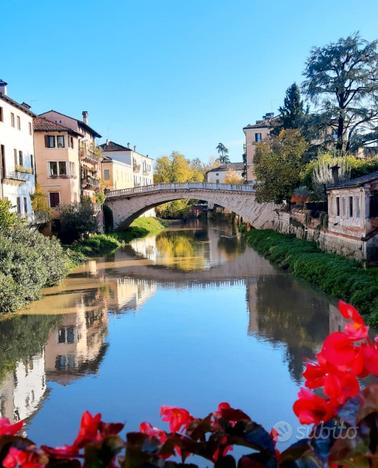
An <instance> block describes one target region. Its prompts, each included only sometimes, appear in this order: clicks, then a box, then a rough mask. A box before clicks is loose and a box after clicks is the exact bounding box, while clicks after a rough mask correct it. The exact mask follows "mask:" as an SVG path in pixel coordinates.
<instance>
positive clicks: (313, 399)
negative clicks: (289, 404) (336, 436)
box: [293, 388, 336, 424]
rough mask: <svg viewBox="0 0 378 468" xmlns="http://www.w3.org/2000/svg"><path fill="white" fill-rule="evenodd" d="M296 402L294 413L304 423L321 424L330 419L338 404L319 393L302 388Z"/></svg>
mask: <svg viewBox="0 0 378 468" xmlns="http://www.w3.org/2000/svg"><path fill="white" fill-rule="evenodd" d="M298 397H299V398H298V400H297V401H296V402H295V403H294V405H293V409H294V413H295V414H296V415H297V417H298V418H299V421H300V422H301V423H302V424H313V423H314V424H319V423H321V422H324V421H328V420H329V419H331V418H332V417H333V416H334V415H335V412H336V411H335V410H336V405H335V404H334V403H333V402H331V401H330V400H324V399H323V398H321V397H320V396H318V395H315V394H314V393H312V392H310V391H309V390H307V389H305V388H302V389H301V390H300V391H299V393H298Z"/></svg>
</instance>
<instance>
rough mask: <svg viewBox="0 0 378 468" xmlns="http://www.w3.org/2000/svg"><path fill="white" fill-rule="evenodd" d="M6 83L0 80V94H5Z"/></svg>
mask: <svg viewBox="0 0 378 468" xmlns="http://www.w3.org/2000/svg"><path fill="white" fill-rule="evenodd" d="M7 84H8V83H6V82H5V81H3V80H0V94H4V96H6V95H7Z"/></svg>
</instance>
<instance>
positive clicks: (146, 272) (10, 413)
mask: <svg viewBox="0 0 378 468" xmlns="http://www.w3.org/2000/svg"><path fill="white" fill-rule="evenodd" d="M235 285H239V286H242V287H244V288H245V299H246V304H247V312H248V314H249V315H248V316H249V320H248V329H247V330H246V333H247V334H249V335H251V336H253V337H255V338H256V339H257V340H262V341H267V342H270V343H272V344H273V346H275V345H277V346H278V345H279V346H284V349H285V357H284V358H285V361H286V364H287V366H288V369H289V372H290V374H291V376H292V378H293V380H295V381H296V382H299V381H300V379H301V372H302V365H303V360H304V358H306V357H311V356H313V355H314V354H315V353H316V352H317V351H318V350H319V347H320V344H321V342H322V340H323V339H324V337H325V336H326V335H327V334H328V332H329V331H330V328H331V329H334V328H337V327H339V326H340V323H339V321H338V319H336V318H335V317H336V316H337V313H336V309H335V308H334V307H333V306H332V305H329V303H328V301H327V299H326V298H324V297H322V296H320V295H318V294H317V293H316V292H314V291H312V290H311V289H309V288H307V287H305V286H304V285H303V284H300V283H298V282H296V281H294V280H293V279H292V278H290V277H289V276H288V275H286V274H283V273H281V272H279V271H277V270H276V269H275V268H274V267H272V265H271V264H269V262H267V261H266V260H265V259H263V258H262V257H260V256H259V255H258V254H257V253H256V252H255V251H253V250H252V249H250V248H248V247H247V246H246V245H245V243H244V241H243V240H242V239H241V238H239V237H237V236H234V235H233V233H232V232H228V231H227V230H225V228H224V227H219V226H217V225H209V226H208V228H207V229H206V230H203V229H200V227H197V229H192V228H191V229H179V230H177V231H175V230H171V231H167V232H163V233H162V234H160V235H158V236H151V237H148V238H145V239H139V240H135V241H133V242H132V243H131V245H130V246H129V247H128V248H127V249H125V250H120V251H117V252H116V253H115V255H114V256H111V257H110V258H103V259H99V260H97V261H95V260H93V261H89V262H87V263H86V264H85V265H83V266H82V267H81V268H79V269H78V270H77V271H76V272H75V273H74V274H72V275H71V276H70V277H69V278H67V279H66V281H64V282H63V283H62V284H61V285H60V286H57V287H54V288H49V289H48V290H46V291H45V294H44V297H43V298H42V299H41V300H40V301H38V302H36V303H34V304H32V305H31V306H30V307H29V308H28V309H27V310H25V311H24V314H23V315H18V316H16V317H14V318H13V319H11V320H7V321H3V322H0V348H1V353H0V417H8V418H10V419H12V420H19V419H25V418H30V417H32V416H33V414H35V413H36V411H37V410H38V408H39V407H40V406H41V404H42V403H43V401H44V399H45V398H46V396H47V395H48V392H49V390H48V382H55V383H57V384H61V385H69V384H72V383H73V382H75V381H76V380H77V379H79V378H81V377H83V376H85V375H97V373H98V372H99V369H100V366H101V362H102V360H103V359H104V357H105V355H106V351H107V347H108V344H107V334H108V321H109V316H119V315H121V314H128V313H135V312H137V311H138V310H139V309H140V308H141V307H142V306H143V305H144V304H145V303H146V302H147V301H149V300H150V299H151V298H152V297H153V296H154V295H155V293H156V292H157V291H158V290H165V289H172V288H174V289H188V288H190V289H194V288H212V289H214V288H224V287H225V286H235ZM211 306H212V305H211V304H208V305H207V307H211ZM178 307H179V306H178ZM109 314H110V315H109ZM209 325H210V326H211V323H210V324H209ZM293 330H295V333H293Z"/></svg>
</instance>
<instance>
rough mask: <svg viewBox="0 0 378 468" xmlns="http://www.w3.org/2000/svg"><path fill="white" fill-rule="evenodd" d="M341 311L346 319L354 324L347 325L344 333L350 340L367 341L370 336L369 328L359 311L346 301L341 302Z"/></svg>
mask: <svg viewBox="0 0 378 468" xmlns="http://www.w3.org/2000/svg"><path fill="white" fill-rule="evenodd" d="M339 311H340V313H341V315H342V316H343V317H344V318H346V319H348V320H351V321H352V323H347V324H346V325H345V328H344V333H345V334H346V335H347V336H348V338H350V339H351V340H353V341H360V340H365V339H366V338H367V336H368V332H369V327H367V326H366V325H365V322H364V319H363V318H362V317H361V315H360V313H359V312H358V310H357V309H355V308H354V307H353V306H352V305H350V304H347V303H346V302H344V301H339Z"/></svg>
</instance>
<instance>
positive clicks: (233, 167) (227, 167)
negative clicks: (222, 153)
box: [207, 162, 244, 174]
mask: <svg viewBox="0 0 378 468" xmlns="http://www.w3.org/2000/svg"><path fill="white" fill-rule="evenodd" d="M243 170H244V163H242V162H235V163H228V164H222V165H220V166H218V167H213V169H210V170H209V171H207V174H208V173H209V172H224V171H243Z"/></svg>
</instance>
